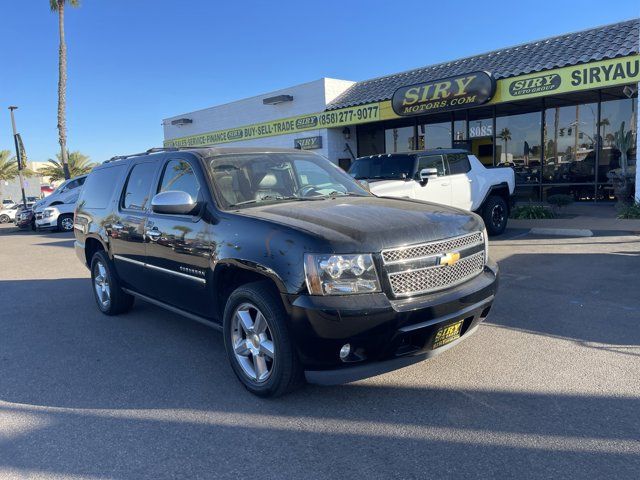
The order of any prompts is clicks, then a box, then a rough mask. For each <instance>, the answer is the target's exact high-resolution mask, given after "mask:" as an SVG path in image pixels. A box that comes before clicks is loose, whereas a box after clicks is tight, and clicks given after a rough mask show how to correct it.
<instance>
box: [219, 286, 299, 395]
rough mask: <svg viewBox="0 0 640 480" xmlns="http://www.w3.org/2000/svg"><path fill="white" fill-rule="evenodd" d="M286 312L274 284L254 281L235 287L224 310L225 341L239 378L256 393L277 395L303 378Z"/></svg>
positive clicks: (230, 361) (229, 357) (288, 389)
mask: <svg viewBox="0 0 640 480" xmlns="http://www.w3.org/2000/svg"><path fill="white" fill-rule="evenodd" d="M286 318H287V313H286V311H285V310H284V307H283V306H282V301H281V300H280V298H279V297H278V295H277V292H276V291H275V289H274V287H273V286H272V285H271V284H270V283H269V282H268V281H264V282H254V283H249V284H247V285H243V286H241V287H239V288H237V289H236V290H235V291H234V292H233V293H232V294H231V295H230V296H229V299H228V300H227V304H226V307H225V310H224V323H223V332H224V345H225V349H226V351H227V358H228V359H229V363H231V368H233V371H234V373H235V374H236V376H237V377H238V379H239V380H240V382H241V383H242V384H243V385H244V386H245V388H246V389H247V390H249V391H250V392H251V393H253V394H254V395H257V396H259V397H278V396H280V395H283V394H285V393H287V392H289V391H291V390H292V389H293V388H295V387H296V386H297V385H299V384H300V383H302V382H301V380H302V367H301V364H300V360H299V359H298V356H297V355H296V352H295V348H294V346H293V342H292V340H291V336H290V334H289V329H288V327H287V325H286V320H285V319H286Z"/></svg>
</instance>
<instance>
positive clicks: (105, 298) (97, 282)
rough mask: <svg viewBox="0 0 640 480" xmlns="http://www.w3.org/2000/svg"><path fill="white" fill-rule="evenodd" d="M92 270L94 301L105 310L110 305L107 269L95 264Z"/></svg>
mask: <svg viewBox="0 0 640 480" xmlns="http://www.w3.org/2000/svg"><path fill="white" fill-rule="evenodd" d="M94 269H95V271H94V277H93V288H94V289H95V291H96V299H97V300H98V302H99V303H100V305H101V306H102V308H104V309H107V308H109V304H110V303H111V286H110V285H109V277H108V276H107V269H106V268H105V266H104V265H103V264H102V262H96V266H95V267H94Z"/></svg>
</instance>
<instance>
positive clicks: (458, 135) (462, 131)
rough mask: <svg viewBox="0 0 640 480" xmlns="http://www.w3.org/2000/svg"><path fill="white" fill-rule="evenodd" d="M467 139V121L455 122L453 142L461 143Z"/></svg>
mask: <svg viewBox="0 0 640 480" xmlns="http://www.w3.org/2000/svg"><path fill="white" fill-rule="evenodd" d="M466 139H467V122H466V120H456V121H455V122H453V141H454V142H461V141H463V140H466Z"/></svg>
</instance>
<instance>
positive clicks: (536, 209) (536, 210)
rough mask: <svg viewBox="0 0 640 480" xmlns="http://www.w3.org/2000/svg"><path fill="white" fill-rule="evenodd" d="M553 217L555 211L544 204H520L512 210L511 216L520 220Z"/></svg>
mask: <svg viewBox="0 0 640 480" xmlns="http://www.w3.org/2000/svg"><path fill="white" fill-rule="evenodd" d="M553 217H554V215H553V212H552V211H551V210H549V209H548V208H547V207H543V206H542V205H520V206H518V207H516V208H514V209H513V210H512V211H511V218H515V219H520V220H539V219H543V218H553Z"/></svg>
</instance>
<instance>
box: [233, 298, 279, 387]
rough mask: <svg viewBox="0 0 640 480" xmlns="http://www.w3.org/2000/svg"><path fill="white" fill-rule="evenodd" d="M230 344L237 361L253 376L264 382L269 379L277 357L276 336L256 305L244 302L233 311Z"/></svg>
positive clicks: (259, 381) (255, 379) (257, 380)
mask: <svg viewBox="0 0 640 480" xmlns="http://www.w3.org/2000/svg"><path fill="white" fill-rule="evenodd" d="M231 345H232V347H233V353H234V355H235V357H236V361H237V362H238V364H239V365H240V367H241V368H242V370H243V371H244V373H245V374H246V375H247V376H248V377H249V378H250V379H251V380H253V381H254V382H257V383H263V382H266V381H267V380H268V379H269V376H270V375H271V372H272V371H273V365H274V362H275V358H276V357H275V347H274V344H273V336H272V335H271V331H270V330H269V325H268V324H267V319H266V318H265V317H264V315H263V314H262V312H261V311H260V310H258V308H257V307H256V306H255V305H253V304H251V303H243V304H241V305H239V306H238V308H236V310H235V311H234V312H233V316H232V318H231Z"/></svg>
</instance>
